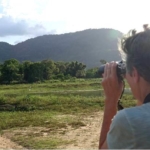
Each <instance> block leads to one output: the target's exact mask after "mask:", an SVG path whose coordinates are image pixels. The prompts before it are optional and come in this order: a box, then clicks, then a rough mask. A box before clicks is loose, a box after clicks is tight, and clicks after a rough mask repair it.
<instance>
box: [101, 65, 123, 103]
mask: <svg viewBox="0 0 150 150" xmlns="http://www.w3.org/2000/svg"><path fill="white" fill-rule="evenodd" d="M102 86H103V89H104V93H105V98H106V99H105V101H106V102H108V103H109V104H117V102H118V99H119V98H120V96H121V93H122V90H123V83H122V81H120V80H119V79H118V76H117V64H116V62H111V63H107V64H106V65H105V69H104V74H103V79H102Z"/></svg>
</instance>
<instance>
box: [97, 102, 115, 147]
mask: <svg viewBox="0 0 150 150" xmlns="http://www.w3.org/2000/svg"><path fill="white" fill-rule="evenodd" d="M109 102H110V101H109V100H105V109H104V117H103V123H102V128H101V133H100V139H99V149H101V148H102V146H103V144H104V143H105V141H106V136H107V133H108V131H109V127H110V124H111V121H112V118H113V117H114V116H115V115H116V112H117V104H116V103H113V104H112V103H109Z"/></svg>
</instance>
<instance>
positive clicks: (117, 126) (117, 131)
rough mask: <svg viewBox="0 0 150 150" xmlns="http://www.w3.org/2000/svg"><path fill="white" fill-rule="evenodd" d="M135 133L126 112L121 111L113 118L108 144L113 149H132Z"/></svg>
mask: <svg viewBox="0 0 150 150" xmlns="http://www.w3.org/2000/svg"><path fill="white" fill-rule="evenodd" d="M133 139H134V133H133V130H132V127H131V124H130V121H129V119H128V115H127V113H126V110H122V111H119V112H118V113H117V114H116V116H115V117H114V118H113V120H112V123H111V126H110V130H109V132H108V134H107V144H108V147H109V148H111V149H121V148H132V146H133Z"/></svg>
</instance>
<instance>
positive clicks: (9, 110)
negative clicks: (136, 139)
mask: <svg viewBox="0 0 150 150" xmlns="http://www.w3.org/2000/svg"><path fill="white" fill-rule="evenodd" d="M100 82H101V80H100V79H90V80H88V79H87V80H85V79H80V80H71V81H64V82H60V81H49V82H46V83H36V84H14V85H1V86H0V120H2V121H1V122H0V131H1V134H2V135H4V134H6V133H10V132H12V133H14V134H11V135H9V138H10V139H11V140H13V141H15V142H17V143H18V144H20V145H22V146H24V147H25V148H29V149H40V148H41V149H43V148H45V149H46V148H58V147H59V146H61V145H66V144H69V143H73V142H75V141H74V140H69V139H68V140H64V139H62V138H59V137H55V135H56V133H58V131H59V130H60V129H62V131H61V134H65V132H66V131H65V132H64V131H63V129H66V128H68V127H71V128H75V129H77V128H80V127H82V126H86V123H85V122H84V121H83V118H84V117H86V116H89V115H91V114H93V113H96V112H99V111H102V110H103V108H104V97H103V91H102V87H101V85H100ZM126 87H128V85H126ZM123 99H124V100H123V101H122V104H123V106H124V107H131V106H134V105H135V100H134V98H133V96H132V95H131V94H125V95H124V96H123ZM35 127H36V129H37V128H38V129H39V130H40V132H35V133H33V131H34V130H35ZM32 128H33V130H32V131H31V130H29V129H32ZM25 129H26V130H27V131H28V130H29V131H28V132H26V133H25V134H22V133H23V131H24V130H25ZM18 130H19V131H21V132H17V131H18ZM45 130H46V131H48V133H50V134H49V136H43V132H44V131H45Z"/></svg>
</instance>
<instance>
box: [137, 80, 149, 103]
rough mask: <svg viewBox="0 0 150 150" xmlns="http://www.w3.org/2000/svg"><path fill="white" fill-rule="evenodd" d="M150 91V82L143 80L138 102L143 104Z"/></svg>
mask: <svg viewBox="0 0 150 150" xmlns="http://www.w3.org/2000/svg"><path fill="white" fill-rule="evenodd" d="M149 93H150V84H149V83H148V82H146V81H144V82H142V83H141V84H140V86H139V94H138V98H137V99H138V104H139V105H140V104H143V102H144V100H145V98H146V96H147V95H148V94H149Z"/></svg>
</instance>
